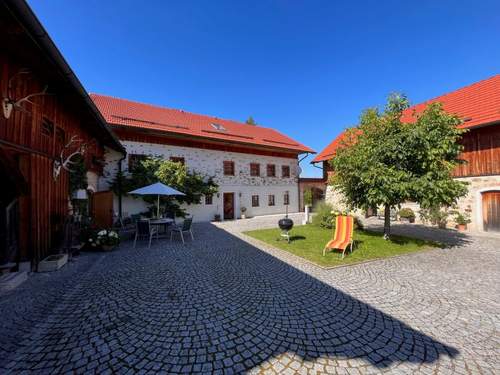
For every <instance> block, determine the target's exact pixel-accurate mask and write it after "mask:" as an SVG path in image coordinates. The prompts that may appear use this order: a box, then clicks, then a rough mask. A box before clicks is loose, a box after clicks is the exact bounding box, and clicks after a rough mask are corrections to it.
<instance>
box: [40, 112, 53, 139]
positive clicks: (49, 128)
mask: <svg viewBox="0 0 500 375" xmlns="http://www.w3.org/2000/svg"><path fill="white" fill-rule="evenodd" d="M42 134H43V135H46V136H47V137H52V136H53V135H54V123H53V122H52V121H50V120H49V119H47V118H45V117H44V118H43V120H42Z"/></svg>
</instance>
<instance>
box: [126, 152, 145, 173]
mask: <svg viewBox="0 0 500 375" xmlns="http://www.w3.org/2000/svg"><path fill="white" fill-rule="evenodd" d="M147 157H148V156H147V155H140V154H130V155H129V156H128V170H129V171H130V172H132V171H133V170H134V169H135V168H137V167H138V166H139V165H140V163H141V161H143V160H146V158H147Z"/></svg>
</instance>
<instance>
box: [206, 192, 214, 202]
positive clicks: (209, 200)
mask: <svg viewBox="0 0 500 375" xmlns="http://www.w3.org/2000/svg"><path fill="white" fill-rule="evenodd" d="M213 198H214V196H213V195H212V194H208V195H205V204H212V203H213Z"/></svg>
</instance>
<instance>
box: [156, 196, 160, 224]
mask: <svg viewBox="0 0 500 375" xmlns="http://www.w3.org/2000/svg"><path fill="white" fill-rule="evenodd" d="M156 207H157V209H156V217H157V218H158V219H159V218H160V194H158V202H157V205H156Z"/></svg>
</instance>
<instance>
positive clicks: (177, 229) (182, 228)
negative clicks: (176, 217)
mask: <svg viewBox="0 0 500 375" xmlns="http://www.w3.org/2000/svg"><path fill="white" fill-rule="evenodd" d="M192 224H193V218H192V217H190V218H189V219H186V220H184V222H183V223H182V225H174V226H173V227H172V229H171V230H170V241H172V238H173V237H174V233H179V234H180V235H181V239H182V243H185V242H184V232H189V234H190V235H191V240H192V241H194V237H193V231H192V230H191V225H192Z"/></svg>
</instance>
